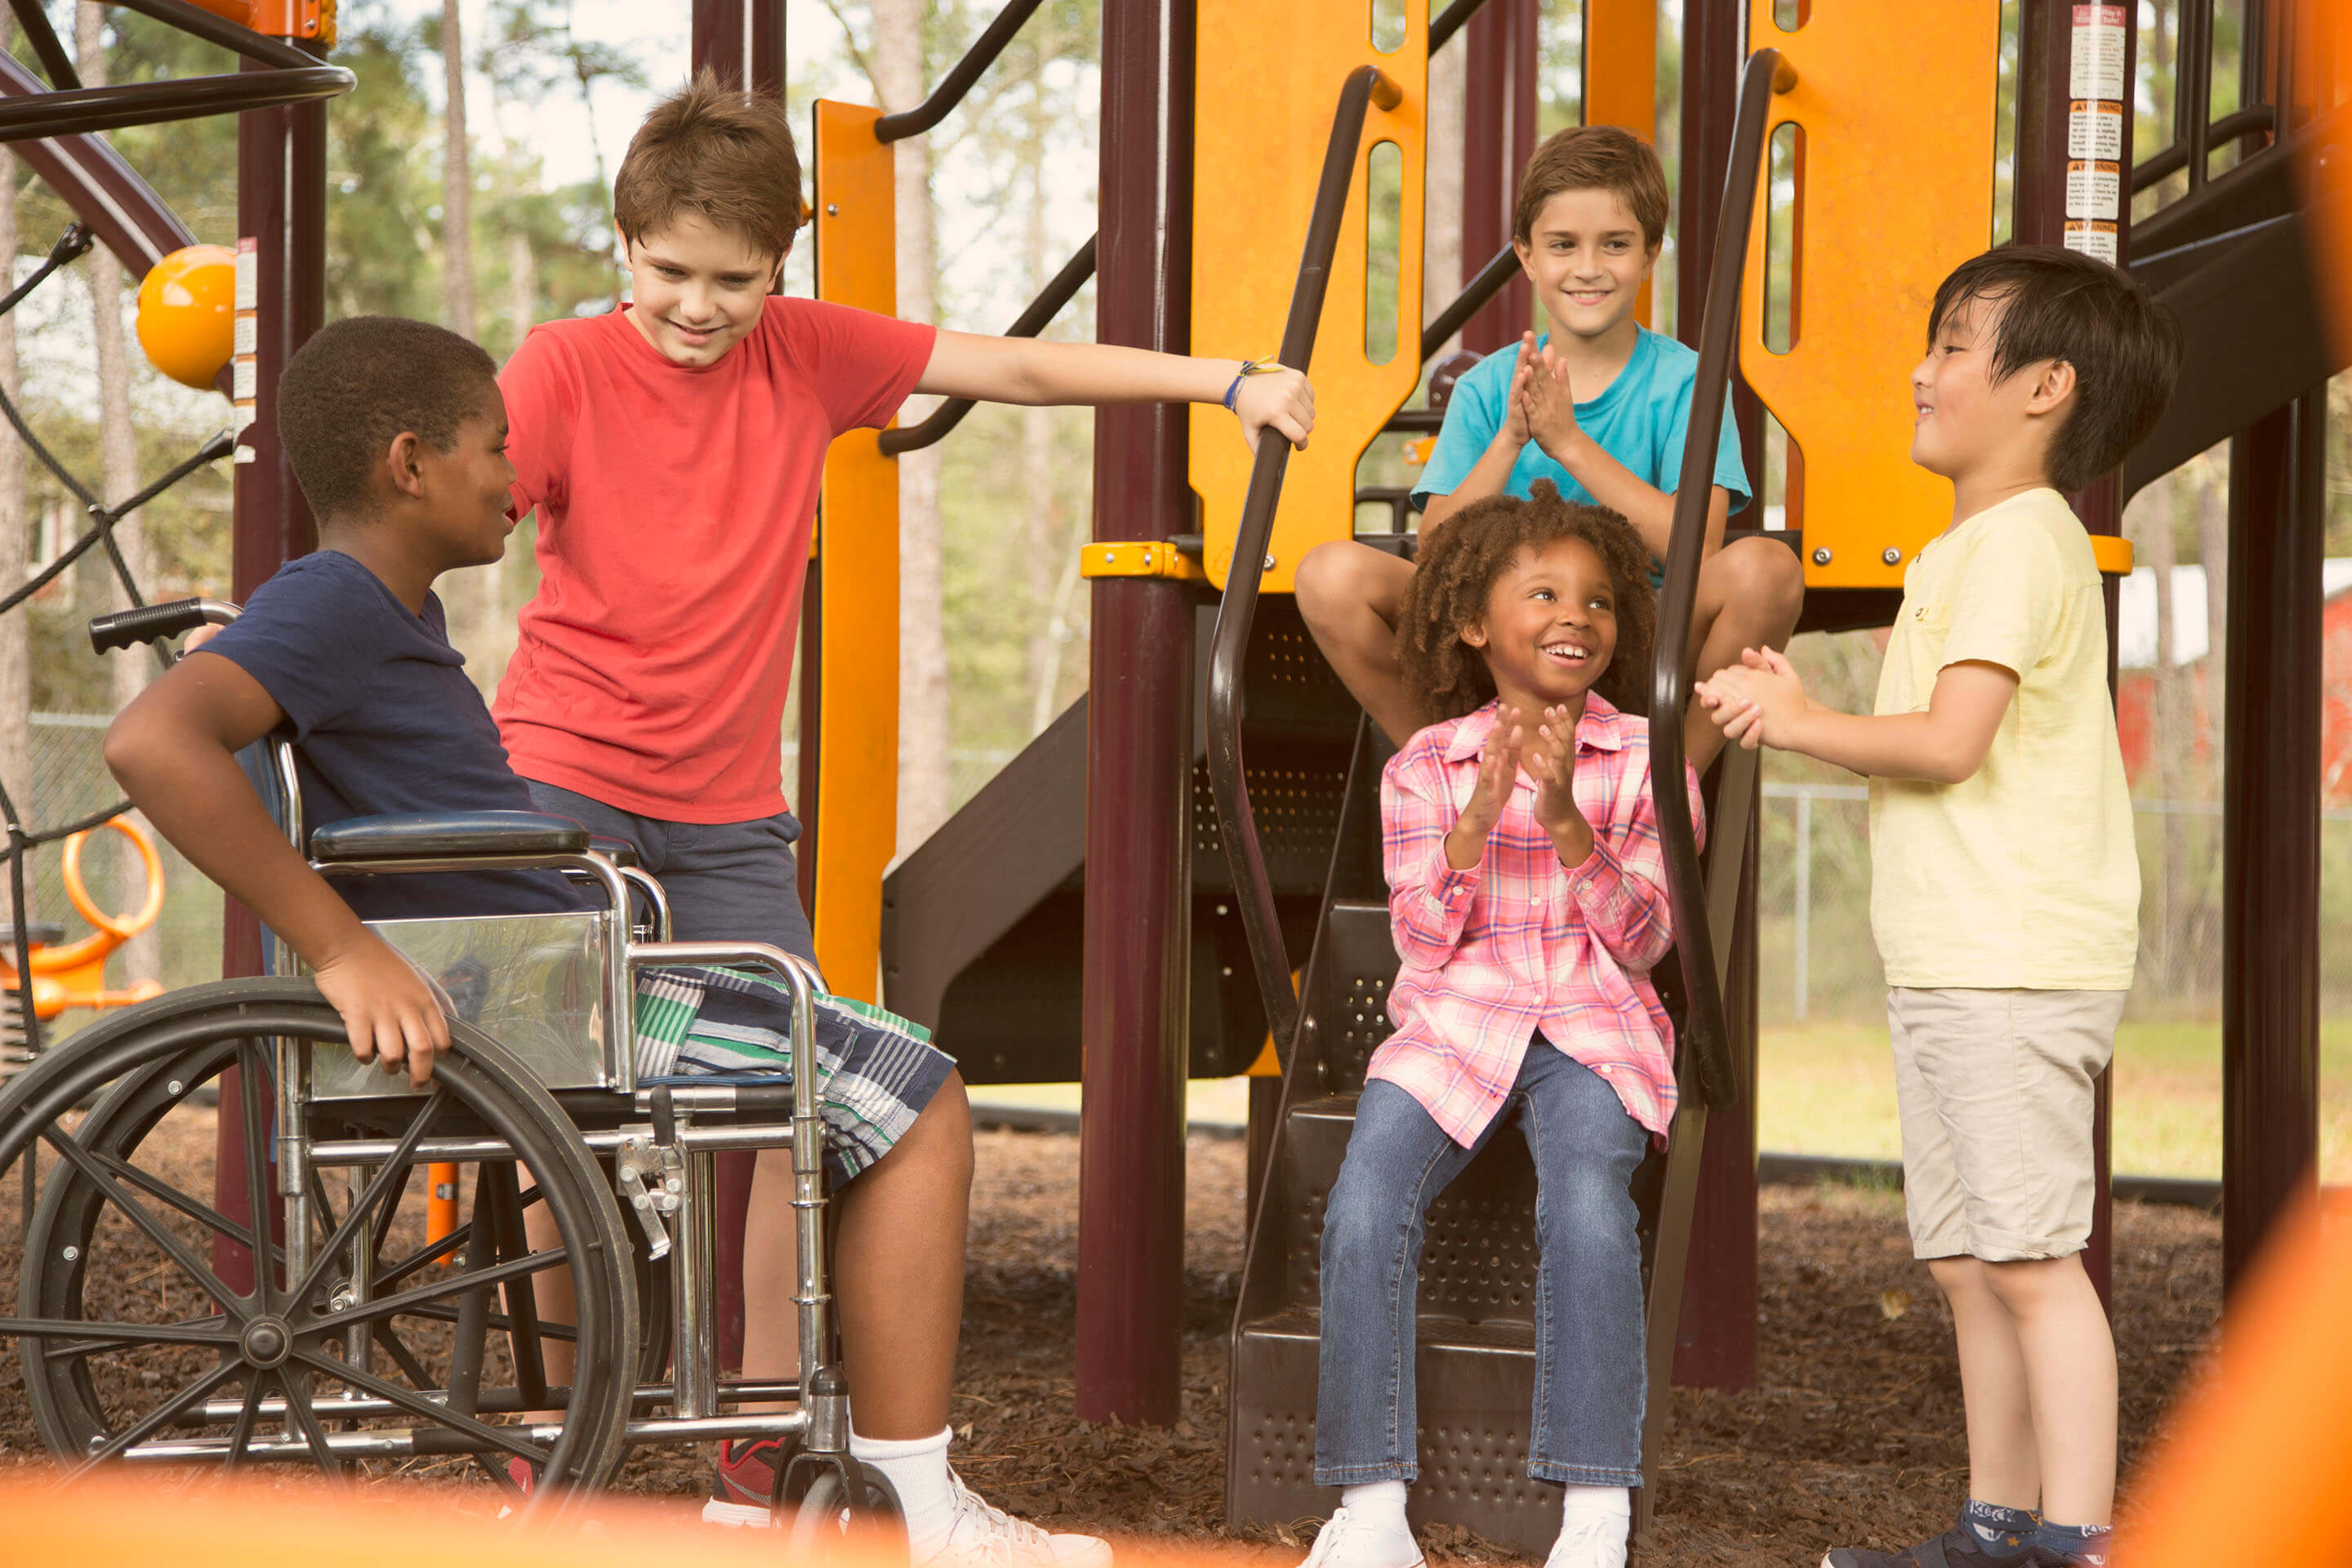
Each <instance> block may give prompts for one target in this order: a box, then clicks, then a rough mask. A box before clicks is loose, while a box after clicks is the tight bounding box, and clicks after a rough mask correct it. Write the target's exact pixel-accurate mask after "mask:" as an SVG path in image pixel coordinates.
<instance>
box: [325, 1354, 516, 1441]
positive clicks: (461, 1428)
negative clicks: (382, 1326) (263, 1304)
mask: <svg viewBox="0 0 2352 1568" xmlns="http://www.w3.org/2000/svg"><path fill="white" fill-rule="evenodd" d="M294 1357H295V1359H296V1360H297V1361H299V1362H301V1363H303V1364H304V1365H306V1366H309V1367H311V1368H313V1369H315V1370H316V1371H318V1372H320V1373H323V1374H324V1375H326V1376H328V1377H332V1378H335V1379H338V1380H339V1381H341V1383H343V1384H346V1385H347V1386H349V1387H352V1388H356V1389H358V1390H359V1391H360V1392H361V1393H362V1394H374V1395H375V1396H376V1397H377V1398H378V1399H381V1400H383V1402H384V1403H386V1404H387V1405H394V1406H396V1407H398V1408H399V1409H402V1410H405V1411H407V1412H408V1413H409V1414H410V1415H421V1416H423V1417H425V1419H426V1420H428V1421H431V1422H433V1423H434V1424H435V1425H436V1426H446V1427H448V1428H449V1429H450V1430H452V1431H454V1432H462V1433H464V1434H465V1435H466V1436H468V1437H471V1438H473V1439H474V1440H475V1441H476V1442H478V1443H485V1444H488V1445H489V1446H490V1447H495V1448H499V1449H502V1450H504V1451H505V1452H507V1453H509V1454H512V1455H514V1456H516V1457H517V1458H524V1459H529V1460H530V1461H531V1462H532V1463H534V1464H541V1465H543V1464H545V1463H546V1462H547V1456H548V1453H549V1450H548V1449H546V1448H543V1447H540V1446H539V1445H538V1444H536V1443H534V1442H532V1441H530V1438H528V1437H527V1436H523V1435H522V1429H521V1428H518V1427H513V1426H491V1425H489V1423H488V1422H486V1421H477V1420H475V1419H474V1418H473V1417H472V1416H470V1415H464V1414H462V1413H460V1412H458V1411H456V1410H452V1409H450V1408H449V1407H448V1406H447V1405H443V1404H441V1403H440V1402H438V1401H437V1400H434V1399H429V1398H427V1397H426V1396H425V1395H424V1394H417V1393H414V1392H412V1391H411V1390H408V1389H405V1388H403V1387H401V1386H400V1384H396V1383H387V1382H385V1381H384V1380H383V1378H380V1377H378V1376H376V1375H375V1374H374V1373H370V1372H362V1371H361V1370H360V1369H359V1368H358V1367H355V1366H347V1365H345V1364H344V1363H341V1362H339V1361H336V1360H334V1359H333V1358H332V1357H331V1356H324V1355H320V1353H319V1352H316V1351H313V1350H309V1349H305V1348H297V1349H296V1351H295V1352H294Z"/></svg>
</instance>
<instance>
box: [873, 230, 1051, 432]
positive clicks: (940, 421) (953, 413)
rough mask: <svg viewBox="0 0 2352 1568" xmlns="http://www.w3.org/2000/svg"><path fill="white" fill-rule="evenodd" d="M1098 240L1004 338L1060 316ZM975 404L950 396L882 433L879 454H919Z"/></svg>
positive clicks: (1031, 333)
mask: <svg viewBox="0 0 2352 1568" xmlns="http://www.w3.org/2000/svg"><path fill="white" fill-rule="evenodd" d="M1097 238H1098V236H1096V235H1088V236H1087V242H1086V244H1084V245H1082V246H1080V247H1078V253H1077V254H1076V256H1073V257H1071V258H1069V260H1067V261H1066V262H1064V263H1063V264H1062V269H1061V270H1060V271H1059V272H1056V273H1055V274H1054V279H1053V281H1052V282H1050V283H1048V284H1046V285H1045V289H1044V291H1043V292H1041V293H1040V294H1039V295H1038V296H1037V297H1036V298H1035V299H1034V300H1031V301H1029V308H1028V309H1027V310H1024V311H1022V312H1021V315H1020V317H1019V319H1018V320H1016V321H1014V322H1013V324H1012V325H1011V326H1010V327H1007V328H1006V329H1005V330H1004V335H1005V336H1006V337H1008V338H1034V337H1035V336H1036V335H1037V334H1038V333H1039V332H1042V331H1045V328H1046V325H1047V324H1048V323H1049V322H1051V321H1053V319H1054V318H1055V317H1056V316H1058V315H1060V314H1061V313H1062V307H1063V306H1065V305H1066V304H1068V303H1069V302H1070V301H1071V300H1073V299H1076V297H1077V292H1078V290H1079V289H1083V288H1085V287H1086V283H1087V279H1089V278H1092V277H1093V276H1094V275H1095V241H1096V240H1097ZM976 401H977V400H976V399H973V398H970V397H950V398H949V399H948V400H947V401H946V402H945V403H942V404H940V405H939V406H938V407H937V408H934V409H933V410H931V412H930V414H929V416H927V417H926V418H925V419H924V420H923V422H922V423H921V424H919V425H909V426H905V427H903V428H900V429H892V430H885V431H883V432H882V455H883V456H884V457H886V458H895V457H897V456H898V454H899V453H901V452H915V451H920V450H921V449H922V448H923V447H928V446H930V445H931V444H932V443H934V442H936V441H938V440H940V438H941V437H944V436H946V435H947V433H948V432H949V431H950V430H952V429H954V428H955V427H956V426H958V425H961V424H962V423H963V416H965V415H967V414H969V413H971V411H972V408H973V406H974V404H975V402H976Z"/></svg>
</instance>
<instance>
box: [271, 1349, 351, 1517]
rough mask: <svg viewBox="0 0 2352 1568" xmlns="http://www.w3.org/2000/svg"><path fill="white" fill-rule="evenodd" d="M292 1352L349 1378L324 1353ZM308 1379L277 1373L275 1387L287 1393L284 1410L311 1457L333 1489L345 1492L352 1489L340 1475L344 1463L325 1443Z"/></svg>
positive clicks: (339, 1366)
mask: <svg viewBox="0 0 2352 1568" xmlns="http://www.w3.org/2000/svg"><path fill="white" fill-rule="evenodd" d="M294 1354H295V1356H296V1358H297V1359H298V1360H300V1361H302V1362H304V1363H308V1364H310V1365H312V1366H315V1367H322V1368H325V1369H328V1370H330V1371H331V1372H332V1373H335V1374H336V1375H338V1376H341V1377H343V1378H344V1379H345V1381H349V1373H350V1371H351V1369H350V1368H348V1367H345V1366H343V1365H342V1363H340V1362H335V1361H330V1360H328V1359H327V1358H326V1357H324V1356H320V1355H313V1354H311V1353H310V1352H306V1351H302V1350H299V1349H298V1350H296V1351H295V1352H294ZM307 1381H308V1380H307V1379H303V1378H299V1377H289V1376H287V1375H286V1374H285V1373H278V1387H280V1388H281V1389H283V1390H285V1393H286V1409H287V1413H288V1414H289V1415H292V1416H293V1417H294V1425H295V1426H299V1427H300V1428H301V1429H302V1441H303V1442H305V1443H307V1444H309V1445H310V1458H312V1459H313V1460H315V1461H317V1463H318V1466H319V1468H320V1470H321V1471H323V1472H324V1473H325V1474H326V1476H327V1479H329V1480H330V1481H331V1482H332V1483H333V1484H334V1485H335V1487H336V1488H338V1489H341V1490H344V1491H348V1490H350V1489H351V1483H350V1481H349V1480H348V1479H345V1477H344V1475H343V1462H342V1461H341V1459H338V1458H335V1450H334V1449H333V1448H332V1447H329V1445H328V1443H327V1429H326V1428H325V1427H323V1426H320V1425H319V1413H318V1412H317V1411H315V1410H313V1409H311V1408H310V1392H309V1390H308V1389H307V1388H306V1387H305V1386H304V1384H305V1383H306V1382H307Z"/></svg>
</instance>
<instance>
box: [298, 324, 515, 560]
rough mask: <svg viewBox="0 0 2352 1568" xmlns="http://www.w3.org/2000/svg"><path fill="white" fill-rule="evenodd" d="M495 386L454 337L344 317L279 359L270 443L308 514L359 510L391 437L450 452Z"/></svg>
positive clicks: (495, 376)
mask: <svg viewBox="0 0 2352 1568" xmlns="http://www.w3.org/2000/svg"><path fill="white" fill-rule="evenodd" d="M498 380H499V367H498V365H497V364H496V363H494V362H492V360H491V359H490V356H489V355H488V354H487V353H483V352H482V350H481V347H480V345H479V344H477V343H473V342H467V340H466V339H464V338H461V337H459V336H458V335H457V333H455V332H452V331H446V330H445V329H443V328H440V327H436V326H434V325H433V324H432V323H430V322H428V321H409V320H407V319H405V318H404V317H400V316H346V317H345V318H343V319H342V320H341V321H330V322H329V323H328V324H327V325H325V326H324V327H321V328H320V329H319V331H317V332H316V333H315V334H313V335H312V337H311V339H310V342H307V343H304V344H303V345H302V347H301V348H300V350H299V351H298V352H297V353H295V355H294V357H293V358H292V359H290V360H289V361H288V362H287V363H286V370H285V374H282V375H280V376H279V377H278V440H279V441H280V442H282V443H284V445H285V447H286V456H287V457H288V458H289V459H290V460H291V461H292V462H293V464H294V477H295V479H298V480H299V481H300V483H301V486H302V493H303V495H304V496H306V497H308V498H309V500H310V510H312V511H313V512H315V513H318V514H320V515H321V516H326V515H331V514H334V513H338V512H341V513H350V512H355V511H362V510H366V508H367V505H368V478H369V476H370V475H371V474H372V473H373V472H374V469H375V465H376V462H377V460H378V459H379V458H381V457H382V456H383V450H384V448H385V447H388V446H390V445H391V444H392V438H393V437H395V436H397V435H399V434H400V433H401V432H402V431H404V430H413V431H415V433H416V436H417V437H418V438H419V439H420V440H423V441H425V442H426V443H428V444H429V445H430V446H432V447H433V448H434V449H435V450H436V451H441V452H446V451H448V450H449V449H450V448H451V447H455V446H456V445H457V426H460V425H462V424H464V423H465V422H466V421H467V419H468V418H471V417H472V416H475V415H477V414H478V413H480V412H481V411H482V405H483V402H484V397H483V395H484V394H485V393H487V392H489V391H492V390H494V389H495V388H496V387H497V385H498Z"/></svg>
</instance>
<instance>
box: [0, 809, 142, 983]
mask: <svg viewBox="0 0 2352 1568" xmlns="http://www.w3.org/2000/svg"><path fill="white" fill-rule="evenodd" d="M99 828H110V829H111V830H113V831H114V832H116V833H120V834H121V835H122V836H123V837H125V838H128V839H129V840H130V841H131V847H132V849H134V850H135V851H137V853H138V856H139V865H140V869H141V870H142V872H143V873H144V874H145V878H146V884H147V890H146V895H145V897H144V898H142V900H141V901H140V905H139V908H138V910H136V911H135V912H133V913H131V914H121V915H118V914H109V913H108V912H107V911H106V910H102V909H100V908H99V906H98V901H97V900H95V899H93V898H91V897H90V894H89V885H88V884H87V883H85V882H84V881H83V880H82V875H81V851H82V846H83V845H84V844H86V843H88V842H89V836H90V835H91V834H92V833H95V832H97V831H99ZM64 873H65V884H66V898H67V900H68V901H69V902H70V903H71V904H72V905H73V907H74V910H75V912H76V913H78V914H79V915H80V916H81V918H82V919H84V920H86V921H89V924H90V933H89V935H88V936H86V937H83V938H82V939H81V940H80V941H79V942H62V943H49V942H33V943H31V944H30V949H31V953H30V956H31V962H32V970H33V1014H34V1016H36V1017H39V1018H43V1019H47V1018H54V1017H56V1016H58V1014H60V1013H62V1012H64V1011H65V1010H66V1009H67V1008H68V1007H131V1006H135V1005H138V1004H139V1003H142V1002H145V1001H148V1000H149V999H151V998H152V997H156V996H160V995H162V994H163V986H161V985H159V984H156V983H155V982H154V981H152V980H141V981H137V982H134V983H133V984H131V985H130V986H129V987H127V988H126V989H123V990H120V991H110V990H108V989H107V986H106V961H107V959H108V958H109V957H110V956H111V955H112V954H113V952H114V950H115V949H116V948H118V947H121V945H122V944H123V943H124V942H129V941H130V940H131V938H132V937H134V936H137V935H138V934H139V933H140V932H141V931H145V930H146V929H147V928H148V927H149V926H152V925H153V924H154V923H155V917H156V916H158V915H160V914H162V913H163V857H162V856H160V855H158V854H156V852H155V841H154V840H153V839H152V838H151V837H148V836H147V833H146V831H145V830H144V829H143V828H142V827H141V826H139V825H138V824H137V823H135V822H132V821H131V820H129V819H128V818H126V817H121V816H115V817H109V818H108V819H107V820H106V821H104V822H102V823H100V824H99V827H86V828H84V829H82V831H80V832H79V833H77V834H75V835H73V836H72V837H69V838H68V839H67V840H66V852H65V867H64ZM15 958H16V952H15V947H14V944H13V943H7V944H0V986H5V988H6V989H8V990H11V991H14V990H15V989H16V986H17V984H18V976H17V973H16V963H15Z"/></svg>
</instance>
